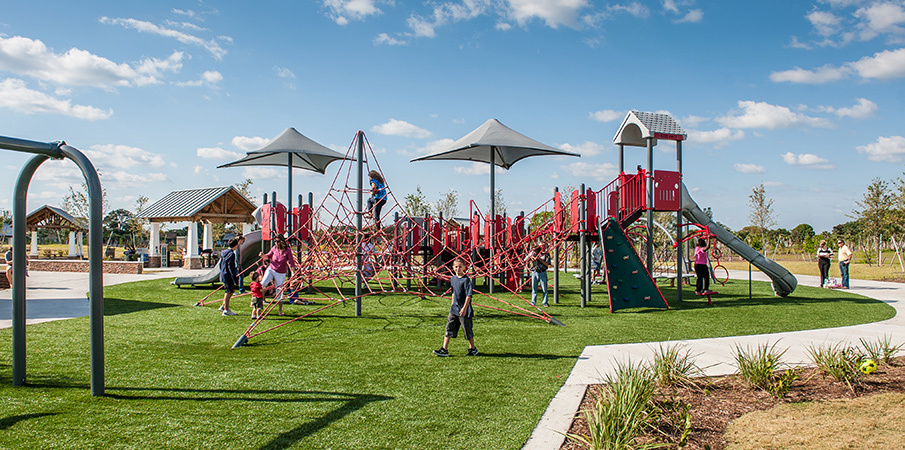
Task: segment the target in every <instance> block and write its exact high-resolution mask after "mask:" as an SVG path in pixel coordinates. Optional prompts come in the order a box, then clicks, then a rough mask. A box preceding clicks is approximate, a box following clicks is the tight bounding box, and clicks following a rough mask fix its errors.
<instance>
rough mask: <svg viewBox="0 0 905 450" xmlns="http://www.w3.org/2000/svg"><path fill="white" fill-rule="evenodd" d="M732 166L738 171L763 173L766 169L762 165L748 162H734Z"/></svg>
mask: <svg viewBox="0 0 905 450" xmlns="http://www.w3.org/2000/svg"><path fill="white" fill-rule="evenodd" d="M734 167H735V171H736V172H740V173H764V172H766V171H767V168H766V167H764V166H759V165H757V164H750V163H735V166H734Z"/></svg>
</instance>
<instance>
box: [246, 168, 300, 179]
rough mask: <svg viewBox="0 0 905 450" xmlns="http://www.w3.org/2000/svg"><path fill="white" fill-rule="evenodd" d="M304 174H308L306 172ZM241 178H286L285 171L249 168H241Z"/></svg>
mask: <svg viewBox="0 0 905 450" xmlns="http://www.w3.org/2000/svg"><path fill="white" fill-rule="evenodd" d="M306 172H308V171H307V170H306ZM242 178H251V179H256V178H264V179H273V178H286V170H277V169H276V168H273V167H261V166H249V167H243V168H242Z"/></svg>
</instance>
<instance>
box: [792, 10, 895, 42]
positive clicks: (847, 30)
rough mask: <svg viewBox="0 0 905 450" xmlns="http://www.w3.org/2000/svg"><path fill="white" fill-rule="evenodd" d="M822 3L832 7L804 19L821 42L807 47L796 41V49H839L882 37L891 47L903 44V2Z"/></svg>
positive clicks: (812, 12) (815, 11)
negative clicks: (857, 42) (839, 47)
mask: <svg viewBox="0 0 905 450" xmlns="http://www.w3.org/2000/svg"><path fill="white" fill-rule="evenodd" d="M823 3H829V7H830V9H829V10H826V9H819V8H815V9H812V10H811V11H810V12H809V13H808V14H806V15H805V19H807V21H808V22H809V23H810V24H811V26H812V27H813V28H814V32H815V33H816V34H817V35H818V36H819V40H814V41H811V42H809V43H804V42H800V41H798V39H797V38H796V37H793V41H792V44H793V45H792V46H793V47H797V48H806V49H811V48H814V47H827V46H829V47H838V46H843V45H847V44H849V43H851V42H854V41H856V40H858V41H869V40H872V39H874V38H877V37H880V36H885V37H886V38H887V41H888V42H889V43H896V42H898V43H901V42H902V38H903V36H905V28H903V25H905V3H903V2H901V1H889V0H842V1H835V0H833V1H824V2H823Z"/></svg>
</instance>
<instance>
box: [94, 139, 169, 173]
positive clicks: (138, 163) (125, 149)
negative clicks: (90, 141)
mask: <svg viewBox="0 0 905 450" xmlns="http://www.w3.org/2000/svg"><path fill="white" fill-rule="evenodd" d="M83 152H84V153H85V155H87V156H88V157H89V158H91V162H92V163H94V165H95V167H97V168H98V169H106V168H114V169H131V168H134V167H141V168H145V169H146V168H148V167H151V168H155V169H156V168H159V167H163V166H164V165H166V162H165V161H164V159H163V156H161V155H158V154H157V153H151V152H149V151H147V150H144V149H141V148H138V147H130V146H128V145H118V144H106V145H92V146H91V147H89V148H88V149H85V150H83Z"/></svg>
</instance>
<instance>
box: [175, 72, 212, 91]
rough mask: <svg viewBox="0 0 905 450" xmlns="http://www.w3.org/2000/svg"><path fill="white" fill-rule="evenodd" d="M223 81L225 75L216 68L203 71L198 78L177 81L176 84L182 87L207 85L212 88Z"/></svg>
mask: <svg viewBox="0 0 905 450" xmlns="http://www.w3.org/2000/svg"><path fill="white" fill-rule="evenodd" d="M221 81H223V75H222V74H221V73H220V72H217V71H216V70H208V71H205V72H204V73H202V74H201V76H200V77H199V78H198V79H197V80H192V81H180V82H178V83H176V85H177V86H181V87H198V86H207V87H210V88H216V87H217V86H219V85H220V82H221Z"/></svg>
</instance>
